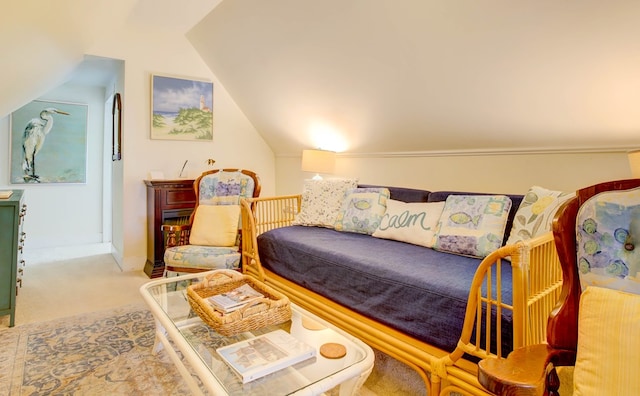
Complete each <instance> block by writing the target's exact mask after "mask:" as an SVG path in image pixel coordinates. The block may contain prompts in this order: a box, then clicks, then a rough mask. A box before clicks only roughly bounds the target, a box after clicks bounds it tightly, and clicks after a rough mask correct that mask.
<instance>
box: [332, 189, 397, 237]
mask: <svg viewBox="0 0 640 396" xmlns="http://www.w3.org/2000/svg"><path fill="white" fill-rule="evenodd" d="M388 199H389V189H388V188H371V187H369V188H353V189H351V190H348V191H347V192H346V195H345V198H344V200H343V201H342V207H341V209H340V211H339V212H338V217H337V218H336V223H335V229H336V231H345V232H355V233H358V234H367V235H371V234H373V232H374V231H375V230H376V229H377V228H378V226H379V225H380V220H382V216H383V215H384V212H385V211H386V210H387V200H388Z"/></svg>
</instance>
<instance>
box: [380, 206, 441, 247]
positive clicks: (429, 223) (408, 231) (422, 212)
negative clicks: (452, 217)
mask: <svg viewBox="0 0 640 396" xmlns="http://www.w3.org/2000/svg"><path fill="white" fill-rule="evenodd" d="M444 204H445V203H444V201H442V202H402V201H396V200H393V199H390V200H388V201H387V211H386V212H385V214H384V216H383V217H382V220H381V221H380V225H379V226H378V229H377V230H376V231H375V232H374V233H373V235H372V236H374V237H376V238H384V239H393V240H396V241H401V242H406V243H411V244H414V245H420V246H425V247H429V248H430V247H433V244H434V243H435V240H434V238H435V230H436V226H437V224H438V220H439V219H440V215H441V214H442V210H443V209H444Z"/></svg>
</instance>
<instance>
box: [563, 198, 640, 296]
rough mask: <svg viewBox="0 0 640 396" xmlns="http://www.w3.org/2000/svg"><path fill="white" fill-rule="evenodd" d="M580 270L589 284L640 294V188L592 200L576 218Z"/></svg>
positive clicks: (587, 284) (583, 282)
mask: <svg viewBox="0 0 640 396" xmlns="http://www.w3.org/2000/svg"><path fill="white" fill-rule="evenodd" d="M576 241H577V260H578V270H579V271H578V272H579V275H580V282H581V284H582V288H583V289H584V288H586V287H587V286H589V285H592V286H600V287H606V288H611V289H618V290H623V291H627V292H631V293H636V294H640V279H639V277H638V271H640V189H638V188H636V189H631V190H625V191H607V192H603V193H600V194H597V195H595V196H593V197H591V198H590V199H588V200H587V201H586V202H585V203H584V204H583V205H582V206H581V207H580V209H579V210H578V215H577V217H576Z"/></svg>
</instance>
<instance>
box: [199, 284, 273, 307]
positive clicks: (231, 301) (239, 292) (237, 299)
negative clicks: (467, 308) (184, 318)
mask: <svg viewBox="0 0 640 396" xmlns="http://www.w3.org/2000/svg"><path fill="white" fill-rule="evenodd" d="M260 298H264V295H263V294H262V293H260V292H258V291H256V290H255V289H254V288H253V287H251V286H250V285H249V284H246V283H245V284H244V285H242V286H240V287H236V288H235V289H233V290H231V291H228V292H226V293H221V294H216V295H214V296H211V297H209V303H211V305H212V306H213V307H214V308H215V309H217V310H219V311H220V312H222V313H229V312H233V311H235V310H237V309H240V308H242V307H244V306H245V305H247V304H249V303H250V302H251V301H254V300H257V299H260Z"/></svg>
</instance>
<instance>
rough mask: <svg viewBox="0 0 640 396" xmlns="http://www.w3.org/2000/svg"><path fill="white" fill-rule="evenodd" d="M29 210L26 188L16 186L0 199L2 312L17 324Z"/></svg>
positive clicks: (0, 314) (0, 311)
mask: <svg viewBox="0 0 640 396" xmlns="http://www.w3.org/2000/svg"><path fill="white" fill-rule="evenodd" d="M25 213H26V206H25V205H24V204H23V190H13V194H12V195H11V196H10V197H9V198H5V199H0V316H4V315H11V319H10V324H9V326H12V327H13V325H14V324H15V316H16V294H17V291H18V289H17V287H18V282H21V278H22V276H21V272H22V266H23V265H24V261H23V260H22V258H21V254H22V247H23V244H24V233H23V232H22V220H23V218H24V216H25Z"/></svg>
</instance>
